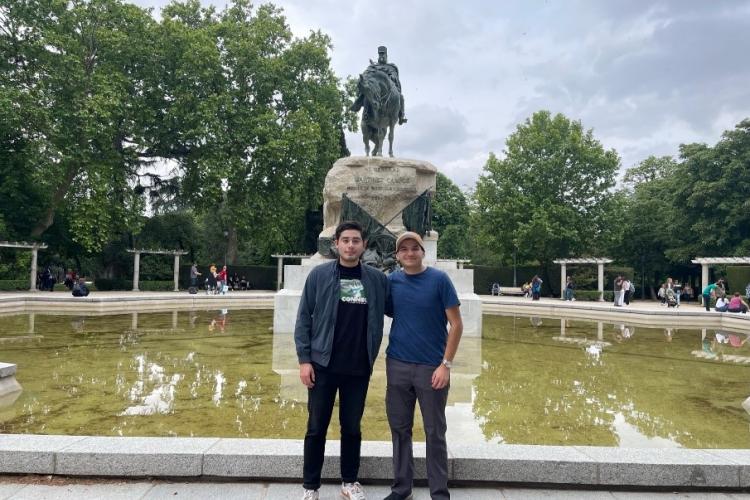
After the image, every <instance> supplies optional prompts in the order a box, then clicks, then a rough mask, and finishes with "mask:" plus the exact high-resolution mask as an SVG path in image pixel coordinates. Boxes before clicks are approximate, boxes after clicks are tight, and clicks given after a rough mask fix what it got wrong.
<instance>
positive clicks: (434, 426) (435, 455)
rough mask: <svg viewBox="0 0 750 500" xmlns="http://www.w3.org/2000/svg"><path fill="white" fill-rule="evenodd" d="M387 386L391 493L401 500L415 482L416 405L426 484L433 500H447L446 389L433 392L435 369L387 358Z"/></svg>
mask: <svg viewBox="0 0 750 500" xmlns="http://www.w3.org/2000/svg"><path fill="white" fill-rule="evenodd" d="M385 366H386V368H385V369H386V376H387V378H388V385H387V388H386V393H385V411H386V413H387V414H388V424H389V425H390V427H391V436H392V438H393V485H392V486H391V491H393V492H394V493H396V494H397V495H399V496H400V497H402V498H406V497H407V496H409V494H411V490H412V483H413V480H414V452H413V450H412V428H413V427H414V408H415V404H416V402H417V401H419V409H420V411H421V412H422V422H423V424H424V433H425V438H426V441H427V457H426V458H427V484H428V486H429V487H430V497H431V498H432V499H433V500H448V499H450V493H449V491H448V446H447V443H446V441H445V432H446V430H447V428H448V427H447V423H446V421H445V405H446V403H447V402H448V389H449V387H450V385H449V386H448V387H445V388H443V389H438V390H436V389H433V388H432V382H431V380H432V373H433V372H434V371H435V368H436V367H434V366H427V365H417V364H413V363H404V362H402V361H398V360H395V359H391V358H387V359H386V361H385Z"/></svg>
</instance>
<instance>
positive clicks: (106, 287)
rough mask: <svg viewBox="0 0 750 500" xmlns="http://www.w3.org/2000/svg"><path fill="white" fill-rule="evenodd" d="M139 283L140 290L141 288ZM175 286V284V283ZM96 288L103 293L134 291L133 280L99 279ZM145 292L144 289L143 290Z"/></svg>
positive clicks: (95, 283)
mask: <svg viewBox="0 0 750 500" xmlns="http://www.w3.org/2000/svg"><path fill="white" fill-rule="evenodd" d="M140 285H141V284H140V283H139V285H138V286H139V288H140ZM173 285H174V282H173ZM94 286H96V288H97V290H102V291H110V290H132V289H133V280H126V279H122V278H114V279H109V278H97V279H96V280H94ZM141 289H142V290H143V288H141Z"/></svg>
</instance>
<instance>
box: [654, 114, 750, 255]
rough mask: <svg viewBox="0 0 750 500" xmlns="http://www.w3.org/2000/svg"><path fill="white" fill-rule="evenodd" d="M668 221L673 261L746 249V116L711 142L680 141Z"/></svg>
mask: <svg viewBox="0 0 750 500" xmlns="http://www.w3.org/2000/svg"><path fill="white" fill-rule="evenodd" d="M680 158H681V159H682V161H681V163H680V165H679V167H678V168H677V170H676V172H675V174H674V176H673V178H674V181H673V183H672V187H673V191H672V193H673V197H672V200H671V203H672V205H673V206H674V207H675V214H676V217H675V218H674V219H672V220H669V221H668V224H669V228H668V230H669V234H670V235H671V237H672V242H671V244H670V248H669V250H667V252H666V254H667V257H669V259H670V260H672V261H673V262H685V261H689V260H690V259H692V258H695V257H696V256H721V255H742V256H747V255H748V254H750V196H748V194H750V119H746V120H744V121H742V122H741V123H739V124H738V125H737V126H736V127H735V128H734V130H728V131H726V132H724V134H723V135H722V138H721V140H719V142H718V143H717V144H716V145H715V146H713V147H710V146H707V145H705V144H688V145H682V146H680Z"/></svg>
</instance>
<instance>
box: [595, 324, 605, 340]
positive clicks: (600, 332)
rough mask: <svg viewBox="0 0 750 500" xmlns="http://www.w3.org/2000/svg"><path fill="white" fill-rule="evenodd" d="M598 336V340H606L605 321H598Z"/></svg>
mask: <svg viewBox="0 0 750 500" xmlns="http://www.w3.org/2000/svg"><path fill="white" fill-rule="evenodd" d="M596 338H597V340H604V323H603V322H601V321H597V322H596Z"/></svg>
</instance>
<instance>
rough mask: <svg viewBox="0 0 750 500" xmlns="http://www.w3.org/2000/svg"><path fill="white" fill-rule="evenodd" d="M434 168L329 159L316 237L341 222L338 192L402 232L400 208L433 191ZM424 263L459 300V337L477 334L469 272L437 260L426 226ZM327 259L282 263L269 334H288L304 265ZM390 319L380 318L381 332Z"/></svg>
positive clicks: (478, 311) (434, 239)
mask: <svg viewBox="0 0 750 500" xmlns="http://www.w3.org/2000/svg"><path fill="white" fill-rule="evenodd" d="M436 173H437V169H436V168H435V167H434V166H433V165H432V164H430V163H428V162H426V161H419V160H407V159H403V158H382V157H366V156H352V157H346V158H341V159H339V160H338V161H336V163H334V165H333V167H332V168H331V170H330V171H329V172H328V174H327V175H326V180H325V187H324V188H323V226H324V228H323V231H322V232H321V233H320V238H333V236H334V231H335V229H336V226H337V225H338V224H339V222H340V221H341V211H342V201H341V200H342V196H343V195H346V196H347V198H349V199H350V200H351V201H353V202H354V203H356V204H357V205H359V206H360V207H361V208H362V209H363V210H365V211H366V212H367V213H368V214H369V215H370V216H372V217H373V218H374V219H376V220H377V221H378V222H380V223H381V224H382V225H384V226H385V227H386V228H387V229H388V230H389V231H390V232H391V233H393V234H394V235H395V236H398V235H400V234H401V233H403V232H404V231H405V230H406V228H405V227H404V224H403V221H402V218H401V212H402V211H403V210H404V208H406V207H407V206H408V205H409V204H410V203H412V202H413V201H414V199H415V198H417V197H419V196H420V195H421V194H422V193H424V192H429V193H434V192H435V178H436ZM423 241H424V244H425V259H424V263H425V264H426V265H428V266H432V267H437V268H438V269H442V270H443V271H445V272H446V273H448V276H450V278H451V280H452V281H453V285H454V286H455V287H456V291H457V292H458V297H459V299H460V300H461V316H462V319H463V322H464V336H465V337H481V335H482V302H481V300H480V299H479V296H477V295H476V294H475V293H474V271H473V270H472V269H458V265H457V264H456V262H455V261H447V260H441V261H438V260H437V246H438V234H437V232H435V231H430V232H428V233H427V234H425V236H424V238H423ZM326 261H327V258H326V257H324V256H323V255H321V254H320V253H318V254H316V255H315V256H313V257H312V258H310V259H305V260H303V261H302V263H301V264H300V265H287V266H284V288H283V289H282V290H281V291H279V292H278V293H277V294H276V297H275V299H274V315H273V330H274V333H275V334H283V333H291V332H293V331H294V323H295V320H296V317H297V308H298V306H299V300H300V297H301V295H302V288H303V287H304V284H305V280H306V279H307V275H308V274H309V273H310V270H311V269H312V268H313V267H314V266H316V265H318V264H321V263H323V262H326ZM389 329H390V322H388V321H387V322H386V332H385V333H386V334H387V332H388V330H389Z"/></svg>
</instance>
